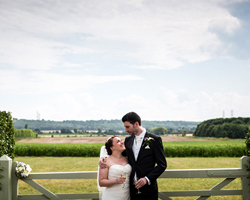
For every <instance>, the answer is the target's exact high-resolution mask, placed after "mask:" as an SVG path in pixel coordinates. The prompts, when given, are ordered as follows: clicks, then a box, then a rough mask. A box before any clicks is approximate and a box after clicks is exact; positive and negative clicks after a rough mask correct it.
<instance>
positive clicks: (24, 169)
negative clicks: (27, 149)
mask: <svg viewBox="0 0 250 200" xmlns="http://www.w3.org/2000/svg"><path fill="white" fill-rule="evenodd" d="M31 171H32V169H31V168H30V166H29V165H27V164H25V163H23V162H19V163H17V166H16V175H17V177H19V178H26V177H28V176H29V174H30V172H31Z"/></svg>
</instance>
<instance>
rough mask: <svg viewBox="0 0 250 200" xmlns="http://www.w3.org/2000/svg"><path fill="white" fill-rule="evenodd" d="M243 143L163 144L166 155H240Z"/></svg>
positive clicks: (242, 150) (242, 152) (241, 154)
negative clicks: (209, 144) (211, 144)
mask: <svg viewBox="0 0 250 200" xmlns="http://www.w3.org/2000/svg"><path fill="white" fill-rule="evenodd" d="M245 151H246V150H245V147H244V146H243V145H228V144H226V145H214V146H193V145H192V146H183V145H181V146H177V145H173V146H164V152H165V156H166V157H241V156H243V155H244V154H245Z"/></svg>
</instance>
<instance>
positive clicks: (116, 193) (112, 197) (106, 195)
mask: <svg viewBox="0 0 250 200" xmlns="http://www.w3.org/2000/svg"><path fill="white" fill-rule="evenodd" d="M131 170H132V168H131V166H130V165H129V164H127V165H125V166H123V165H118V164H115V165H112V166H111V167H110V168H109V172H108V179H109V180H112V179H116V178H117V177H120V176H121V175H123V174H126V180H125V183H124V184H114V185H112V186H111V187H107V188H106V189H105V191H104V192H103V195H102V200H130V194H129V177H130V173H131Z"/></svg>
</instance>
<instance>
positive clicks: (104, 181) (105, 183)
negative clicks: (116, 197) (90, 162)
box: [99, 167, 125, 187]
mask: <svg viewBox="0 0 250 200" xmlns="http://www.w3.org/2000/svg"><path fill="white" fill-rule="evenodd" d="M108 172H109V168H108V167H106V168H105V169H101V168H100V169H99V185H100V186H101V187H110V186H112V185H114V184H122V183H124V181H125V178H122V177H118V178H116V179H111V180H109V179H108Z"/></svg>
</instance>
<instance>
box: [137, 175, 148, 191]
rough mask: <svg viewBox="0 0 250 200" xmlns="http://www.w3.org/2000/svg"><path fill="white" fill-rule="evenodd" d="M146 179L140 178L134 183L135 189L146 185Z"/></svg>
mask: <svg viewBox="0 0 250 200" xmlns="http://www.w3.org/2000/svg"><path fill="white" fill-rule="evenodd" d="M147 182H148V181H147V179H146V178H140V179H139V180H138V181H137V182H136V183H135V187H136V189H140V188H141V187H143V186H144V185H146V184H147Z"/></svg>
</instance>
